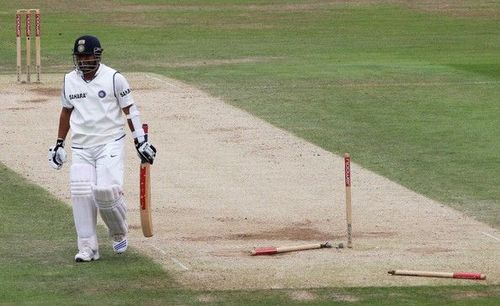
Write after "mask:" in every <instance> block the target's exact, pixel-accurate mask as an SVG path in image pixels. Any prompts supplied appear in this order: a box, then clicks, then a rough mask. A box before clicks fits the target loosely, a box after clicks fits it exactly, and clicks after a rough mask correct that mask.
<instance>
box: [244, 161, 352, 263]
mask: <svg viewBox="0 0 500 306" xmlns="http://www.w3.org/2000/svg"><path fill="white" fill-rule="evenodd" d="M344 182H345V207H346V221H347V232H346V233H347V247H348V248H352V197H351V186H352V184H351V156H350V155H349V153H345V154H344ZM323 248H332V245H331V244H330V243H329V242H326V243H313V244H304V245H296V246H281V247H259V248H255V249H253V250H252V251H251V252H250V254H251V255H254V256H255V255H273V254H279V253H286V252H294V251H304V250H314V249H323ZM335 248H336V249H342V248H344V244H343V243H339V244H338V245H337V246H335Z"/></svg>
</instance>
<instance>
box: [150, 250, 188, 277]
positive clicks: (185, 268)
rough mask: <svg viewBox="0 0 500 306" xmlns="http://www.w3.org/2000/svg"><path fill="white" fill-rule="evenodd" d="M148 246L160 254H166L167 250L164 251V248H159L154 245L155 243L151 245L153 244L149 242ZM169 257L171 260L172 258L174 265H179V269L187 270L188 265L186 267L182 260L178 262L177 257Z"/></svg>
mask: <svg viewBox="0 0 500 306" xmlns="http://www.w3.org/2000/svg"><path fill="white" fill-rule="evenodd" d="M150 246H151V247H152V248H153V249H155V250H157V251H158V252H160V253H161V254H162V255H167V252H165V251H164V250H162V249H160V248H159V247H157V246H155V245H153V244H150ZM170 259H171V260H172V261H173V262H174V263H175V264H176V265H178V266H179V267H181V269H183V270H186V271H188V270H189V268H188V267H186V265H184V264H183V263H182V262H180V261H179V260H178V259H177V258H174V257H170Z"/></svg>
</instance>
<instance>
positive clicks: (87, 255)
mask: <svg viewBox="0 0 500 306" xmlns="http://www.w3.org/2000/svg"><path fill="white" fill-rule="evenodd" d="M98 259H99V251H94V250H92V249H91V248H89V247H85V248H83V249H82V250H80V251H79V252H78V254H76V255H75V261H76V262H89V261H92V260H98Z"/></svg>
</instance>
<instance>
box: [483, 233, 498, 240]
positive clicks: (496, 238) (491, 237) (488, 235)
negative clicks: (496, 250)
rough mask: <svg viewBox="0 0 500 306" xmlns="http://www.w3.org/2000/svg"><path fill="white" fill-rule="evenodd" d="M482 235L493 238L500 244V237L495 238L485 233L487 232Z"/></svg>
mask: <svg viewBox="0 0 500 306" xmlns="http://www.w3.org/2000/svg"><path fill="white" fill-rule="evenodd" d="M481 234H483V235H485V236H487V237H490V238H492V239H495V240H496V241H498V242H500V238H498V237H495V236H493V235H490V234H488V233H485V232H481Z"/></svg>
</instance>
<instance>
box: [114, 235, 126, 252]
mask: <svg viewBox="0 0 500 306" xmlns="http://www.w3.org/2000/svg"><path fill="white" fill-rule="evenodd" d="M127 248H128V241H127V236H122V235H115V237H114V239H113V251H115V253H116V254H121V253H123V252H125V251H126V250H127Z"/></svg>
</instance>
